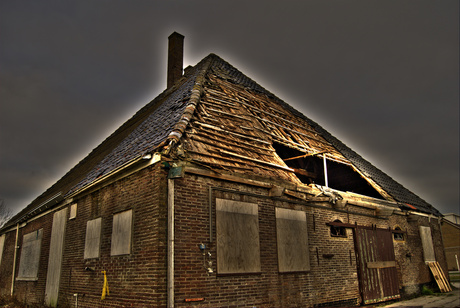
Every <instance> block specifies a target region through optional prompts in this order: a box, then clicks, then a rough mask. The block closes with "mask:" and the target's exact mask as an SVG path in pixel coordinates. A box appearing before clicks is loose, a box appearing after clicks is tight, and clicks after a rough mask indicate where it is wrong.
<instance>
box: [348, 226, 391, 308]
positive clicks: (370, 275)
mask: <svg viewBox="0 0 460 308" xmlns="http://www.w3.org/2000/svg"><path fill="white" fill-rule="evenodd" d="M354 233H355V236H354V238H355V250H356V256H357V263H358V276H359V288H360V292H361V296H362V299H363V302H364V304H370V303H376V302H382V301H387V300H390V299H395V298H399V297H400V295H399V282H398V273H397V271H396V262H395V252H394V246H393V235H392V233H391V231H390V230H388V229H375V228H365V227H359V226H357V227H356V228H355V229H354Z"/></svg>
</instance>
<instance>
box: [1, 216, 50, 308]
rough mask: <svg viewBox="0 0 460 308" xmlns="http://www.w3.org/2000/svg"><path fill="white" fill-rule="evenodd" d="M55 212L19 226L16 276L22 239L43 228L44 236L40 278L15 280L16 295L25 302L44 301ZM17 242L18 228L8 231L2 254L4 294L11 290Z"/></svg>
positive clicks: (41, 250)
mask: <svg viewBox="0 0 460 308" xmlns="http://www.w3.org/2000/svg"><path fill="white" fill-rule="evenodd" d="M52 217H53V214H48V215H46V216H42V217H40V218H38V219H36V220H33V221H31V222H29V223H28V224H27V225H25V226H22V227H21V228H19V233H18V245H17V246H18V249H17V256H16V266H15V277H17V276H18V270H19V266H20V264H19V263H20V262H19V260H20V257H21V252H22V249H21V247H22V240H23V236H24V235H25V234H28V233H30V232H33V231H37V230H39V229H43V237H42V241H41V248H40V252H41V253H40V260H39V263H38V264H39V267H38V273H37V276H38V279H37V280H32V281H27V280H20V279H15V280H14V296H15V297H16V298H17V299H18V300H20V301H22V302H24V303H27V304H29V303H37V302H43V299H44V296H45V281H46V274H47V271H48V252H49V247H50V238H51V226H52V222H53V220H52ZM15 242H16V229H15V230H13V231H11V232H8V233H7V235H6V238H5V247H4V251H3V256H2V264H1V268H0V270H1V279H0V290H1V294H2V295H10V292H11V277H12V274H13V259H14V246H15Z"/></svg>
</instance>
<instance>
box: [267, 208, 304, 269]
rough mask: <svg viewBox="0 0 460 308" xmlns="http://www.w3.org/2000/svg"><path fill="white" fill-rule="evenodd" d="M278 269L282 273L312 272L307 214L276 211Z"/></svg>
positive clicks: (294, 211) (285, 210) (287, 210)
mask: <svg viewBox="0 0 460 308" xmlns="http://www.w3.org/2000/svg"><path fill="white" fill-rule="evenodd" d="M275 215H276V238H277V244H278V269H279V271H280V272H299V271H309V270H310V258H309V250H308V233H307V218H306V215H305V212H303V211H296V210H289V209H283V208H276V209H275Z"/></svg>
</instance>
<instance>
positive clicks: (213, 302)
mask: <svg viewBox="0 0 460 308" xmlns="http://www.w3.org/2000/svg"><path fill="white" fill-rule="evenodd" d="M166 177H167V171H166V170H163V169H162V167H161V164H157V165H154V166H151V167H149V168H146V169H144V170H142V171H139V172H138V173H136V174H134V175H131V176H129V177H127V178H124V179H122V180H119V181H117V182H115V183H112V184H110V185H108V186H106V187H104V188H102V189H100V190H98V191H95V192H93V193H91V194H88V195H85V196H82V197H80V198H79V199H77V200H74V201H75V202H76V204H77V215H76V217H75V218H74V219H71V220H68V221H67V227H66V233H65V248H64V256H63V264H62V273H61V281H60V292H59V305H60V306H66V305H71V306H73V305H74V302H75V300H76V298H75V296H74V294H78V303H79V307H97V306H104V307H120V306H123V307H162V306H165V305H166V284H167V277H166V267H167V265H166V264H167V259H166V247H167V234H166V230H167V181H166ZM174 181H175V305H176V306H178V307H190V306H197V307H198V306H199V307H219V306H241V307H253V306H256V307H296V306H300V307H305V306H317V307H320V306H322V305H328V306H331V305H334V304H337V305H340V304H342V305H346V306H352V305H357V304H359V302H360V298H361V296H360V289H359V282H358V272H357V264H356V255H355V247H354V240H353V230H352V229H351V228H347V229H346V233H347V236H346V237H333V236H331V234H330V227H329V226H327V225H326V223H328V222H332V221H335V220H340V221H341V222H343V223H350V224H355V223H357V224H359V225H365V226H370V225H375V226H376V227H378V228H391V229H394V228H395V227H396V226H398V227H400V228H401V229H402V230H403V231H405V232H406V233H405V239H404V241H394V246H395V255H396V262H397V269H398V277H399V284H400V288H401V289H402V290H403V292H405V293H407V294H412V293H416V292H418V290H419V286H420V284H424V283H429V282H432V277H431V274H430V272H429V269H428V267H427V266H426V265H425V263H424V260H423V252H422V247H421V240H420V235H419V231H418V230H419V226H420V225H424V226H430V227H431V229H432V234H433V244H434V246H435V251H436V259H437V260H438V261H439V262H440V263H441V265H442V266H443V268H445V256H444V252H443V250H442V249H439V248H440V247H442V246H441V245H442V239H441V233H440V226H439V224H438V220H437V219H431V220H430V219H429V218H427V217H416V218H415V219H414V220H412V221H410V222H408V221H407V219H406V217H405V216H400V215H393V216H391V217H390V218H389V219H377V218H375V217H372V215H373V214H374V210H371V209H367V208H363V207H357V206H353V205H349V206H348V207H347V209H348V211H349V212H340V211H336V210H333V209H332V208H331V206H330V204H328V203H316V204H311V205H312V206H307V205H306V204H302V203H300V202H298V200H294V199H290V200H288V199H287V197H286V196H284V197H283V200H280V199H276V198H268V197H267V196H268V189H265V188H257V187H254V186H248V185H242V184H237V183H232V182H226V181H219V180H215V179H210V178H206V177H201V176H194V175H190V174H186V176H185V177H184V178H179V179H175V180H174ZM210 187H213V188H214V189H212V190H211V191H212V198H211V204H212V207H211V208H212V210H211V215H212V220H211V222H212V226H211V227H212V230H211V234H210V224H209V223H210V220H209V215H210V213H209V201H210V198H209V192H210V190H209V188H210ZM216 198H221V199H229V200H235V201H243V202H250V203H256V204H257V205H258V217H259V219H258V221H259V236H260V260H261V271H260V273H252V274H238V275H235V274H227V275H219V274H218V273H217V272H216V264H217V259H216V229H215V217H216V212H215V199H216ZM68 206H70V204H69V205H68ZM318 206H322V208H318ZM275 207H281V208H287V209H294V210H300V211H304V212H305V213H306V217H307V228H308V240H309V259H310V265H311V270H310V271H308V272H296V273H279V271H278V259H277V258H278V254H277V240H276V219H275ZM124 210H132V211H133V235H132V250H131V253H130V254H129V255H120V256H111V255H110V251H111V235H112V221H113V214H115V213H119V212H121V211H124ZM356 213H360V215H358V214H356ZM52 216H53V213H49V214H47V215H46V216H43V217H41V218H39V219H36V220H34V221H32V222H30V223H28V224H27V225H26V226H25V227H23V228H21V229H20V233H19V246H20V245H21V241H22V236H23V235H24V234H27V233H29V232H32V231H35V230H37V229H39V228H43V230H44V233H43V241H42V246H41V247H42V249H41V259H40V269H39V274H38V280H37V281H16V284H15V295H16V296H17V297H18V298H19V299H20V300H23V301H25V302H27V303H34V302H43V299H44V291H45V282H46V273H47V266H48V261H47V256H48V252H49V241H50V237H51V226H52ZM99 217H100V218H101V219H102V223H101V245H100V257H99V258H95V259H87V260H85V259H84V257H83V256H84V247H85V234H86V223H87V222H88V221H89V220H92V219H95V218H99ZM15 235H16V234H15V231H11V232H9V233H7V234H6V237H5V246H4V253H3V257H2V263H1V265H0V278H1V279H0V292H1V293H0V294H2V295H5V294H9V291H10V288H11V274H12V260H13V253H14V240H15ZM211 235H212V241H211V240H210V236H211ZM200 243H204V244H206V246H207V249H206V251H205V252H206V253H207V252H210V253H211V255H210V256H208V255H203V252H202V251H201V250H200V249H199V246H198V245H199V244H200ZM19 258H20V251H19V252H18V256H17V261H18V264H17V266H16V270H17V269H18V268H19ZM207 261H212V266H211V267H212V268H213V272H212V273H208V272H207V270H206V267H207V266H208V264H207V263H206V264H205V262H207ZM205 265H206V267H205ZM85 268H91V269H93V270H90V271H88V270H85ZM103 270H105V271H106V272H107V278H108V282H109V287H110V295H108V296H107V298H106V299H105V300H104V301H101V298H100V297H101V291H102V286H103V274H102V273H101V271H103Z"/></svg>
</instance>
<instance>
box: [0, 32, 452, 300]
mask: <svg viewBox="0 0 460 308" xmlns="http://www.w3.org/2000/svg"><path fill="white" fill-rule="evenodd" d="M182 57H183V36H182V35H180V34H178V33H173V34H172V35H171V36H170V37H169V58H168V87H167V89H166V90H165V91H164V92H163V93H161V94H160V95H159V96H158V97H157V98H155V99H154V100H152V101H151V102H150V103H148V104H147V105H146V106H145V107H143V108H142V109H141V110H139V111H138V112H137V113H136V114H135V115H134V116H133V117H132V118H131V119H129V120H128V121H127V122H126V123H125V124H123V125H122V126H121V127H120V128H119V129H118V130H116V131H115V132H114V133H113V134H112V135H111V136H109V137H108V138H107V139H106V140H105V141H103V142H102V144H101V145H100V146H98V147H97V148H95V149H94V150H93V151H92V152H91V153H90V154H89V155H88V156H87V157H86V158H84V159H83V160H82V161H80V163H78V164H77V165H76V166H75V167H74V168H73V169H71V170H70V171H69V172H68V173H67V174H65V175H64V176H63V177H62V178H61V179H60V180H59V181H58V182H56V183H55V184H54V185H53V186H52V187H50V188H49V189H48V190H47V191H45V192H44V193H43V194H42V195H40V196H39V197H37V198H36V199H35V200H34V201H33V202H32V203H31V204H29V205H28V206H27V207H25V208H24V209H23V210H22V211H21V212H19V213H18V214H17V215H16V216H15V217H13V218H12V219H11V220H10V221H9V222H8V223H7V224H6V225H5V226H4V227H3V228H2V229H1V230H0V262H1V263H0V295H1V296H10V295H12V296H14V297H16V298H17V299H18V300H20V301H23V302H25V303H27V304H35V303H45V304H46V305H49V306H52V307H67V306H69V307H70V306H71V307H76V306H78V307H165V306H167V307H173V306H177V307H195V306H196V307H222V306H224V307H230V306H232V307H233V306H234V307H237V306H238V307H324V306H338V307H339V306H348V307H349V306H359V305H361V304H369V303H375V302H381V301H387V300H392V299H398V298H400V297H404V296H406V295H413V294H416V293H418V292H419V291H420V287H421V286H422V285H425V284H432V283H433V282H434V279H433V276H432V274H431V272H430V269H429V267H428V266H427V264H426V262H438V264H439V265H440V266H441V268H442V269H443V270H444V271H446V270H447V265H446V258H445V254H444V249H443V243H442V236H441V232H440V219H441V217H442V215H441V214H440V212H439V211H438V210H436V209H435V208H434V207H433V206H431V205H430V204H428V203H427V202H425V201H424V200H422V199H421V198H419V197H418V196H416V195H415V194H414V193H412V192H410V191H409V190H408V189H406V188H405V187H403V186H402V185H401V184H399V183H397V182H396V181H395V180H393V179H392V178H391V177H390V176H388V175H387V174H385V173H384V172H382V171H381V170H379V169H378V168H376V167H375V166H373V165H372V164H371V163H369V162H368V161H366V160H365V159H364V158H362V157H361V156H359V155H358V154H357V153H356V152H354V151H353V150H351V149H350V148H349V147H347V146H346V145H345V144H343V143H342V142H341V141H340V140H338V139H337V138H335V137H334V136H332V135H331V134H330V133H328V132H327V131H326V130H325V129H324V128H323V127H321V126H320V125H318V124H317V123H315V122H314V121H312V120H311V119H309V118H308V117H307V116H305V115H303V114H301V113H300V112H298V111H297V110H295V109H294V108H292V107H291V106H290V105H288V104H287V103H286V102H284V101H283V100H281V99H280V98H278V97H276V96H275V95H274V94H272V93H271V92H269V91H268V90H266V89H264V88H263V87H261V86H260V85H259V84H257V83H256V82H255V81H253V80H251V79H250V78H248V77H247V76H245V75H244V74H243V73H242V72H240V71H239V70H237V69H236V68H234V67H233V66H232V65H230V64H229V63H227V62H226V61H224V60H223V59H221V58H220V57H218V56H217V55H214V54H210V55H209V56H207V57H205V58H204V59H203V60H202V61H200V62H199V63H198V64H197V65H195V66H193V67H187V68H186V69H185V70H183V69H182ZM107 286H108V288H107ZM103 293H104V295H103Z"/></svg>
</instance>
